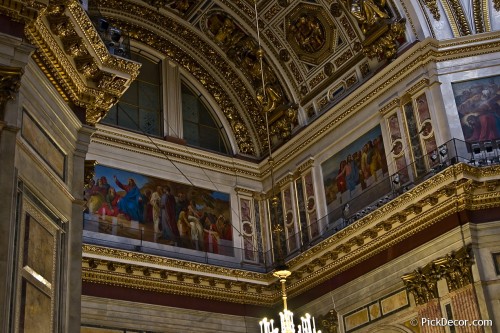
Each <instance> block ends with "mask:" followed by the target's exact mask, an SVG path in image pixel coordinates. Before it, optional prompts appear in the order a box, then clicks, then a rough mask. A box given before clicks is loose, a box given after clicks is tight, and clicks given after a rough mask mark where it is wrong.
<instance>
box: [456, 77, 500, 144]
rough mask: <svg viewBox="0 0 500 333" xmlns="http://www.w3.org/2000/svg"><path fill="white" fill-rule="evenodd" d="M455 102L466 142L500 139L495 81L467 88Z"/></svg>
mask: <svg viewBox="0 0 500 333" xmlns="http://www.w3.org/2000/svg"><path fill="white" fill-rule="evenodd" d="M455 101H456V103H457V109H458V113H459V115H460V119H461V121H462V128H463V130H464V137H465V140H466V141H484V140H493V139H497V138H499V137H500V105H499V102H500V91H499V90H498V85H497V84H496V83H495V80H493V79H491V80H490V82H489V83H475V84H473V85H470V86H468V88H467V89H463V90H462V92H461V94H460V95H456V96H455Z"/></svg>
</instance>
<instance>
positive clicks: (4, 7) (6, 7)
mask: <svg viewBox="0 0 500 333" xmlns="http://www.w3.org/2000/svg"><path fill="white" fill-rule="evenodd" d="M46 8H47V1H43V0H42V1H18V0H1V1H0V13H2V14H5V15H7V16H9V17H12V18H13V19H14V20H16V21H19V22H24V23H30V22H32V21H34V20H36V19H37V18H38V16H39V15H40V14H41V13H43V12H44V11H45V9H46Z"/></svg>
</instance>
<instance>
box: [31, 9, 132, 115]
mask: <svg viewBox="0 0 500 333" xmlns="http://www.w3.org/2000/svg"><path fill="white" fill-rule="evenodd" d="M25 35H26V37H27V39H28V40H29V41H30V43H31V44H33V45H34V46H35V47H37V50H36V52H35V53H34V55H33V58H34V60H35V62H36V63H37V65H39V67H40V68H41V70H42V71H43V72H44V74H45V75H46V76H47V78H48V79H49V80H50V81H51V82H52V83H53V84H54V86H55V88H56V90H57V91H58V92H59V93H60V94H61V96H62V97H63V99H64V100H65V101H67V102H70V103H72V104H74V105H75V106H77V107H80V108H83V109H84V110H85V111H86V112H85V116H86V119H85V120H86V123H87V124H90V125H95V123H97V122H98V121H99V120H100V119H101V118H102V116H103V115H105V114H106V112H107V111H108V110H109V108H110V107H111V106H112V105H113V104H114V103H115V102H116V101H117V100H118V98H119V97H120V96H121V95H122V94H123V92H124V91H125V89H126V88H127V87H128V85H129V84H130V82H131V80H133V79H135V77H137V75H138V73H139V68H140V64H138V63H135V62H132V61H129V60H126V59H122V58H118V57H115V56H112V55H110V54H109V53H108V51H107V49H106V47H105V45H104V43H103V42H102V40H101V38H100V37H99V36H98V34H97V31H95V29H94V26H93V24H92V22H91V21H90V19H89V18H88V16H87V14H86V13H85V11H84V10H83V9H82V8H81V5H80V4H79V2H78V1H76V0H70V1H59V2H57V1H55V2H51V3H50V5H48V6H47V7H46V8H44V9H43V15H39V16H38V17H37V19H36V20H32V21H30V22H28V24H26V26H25Z"/></svg>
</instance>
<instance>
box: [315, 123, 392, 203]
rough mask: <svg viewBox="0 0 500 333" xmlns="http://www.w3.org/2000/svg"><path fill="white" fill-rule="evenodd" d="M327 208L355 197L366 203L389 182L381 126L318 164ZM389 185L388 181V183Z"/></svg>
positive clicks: (376, 197) (357, 201)
mask: <svg viewBox="0 0 500 333" xmlns="http://www.w3.org/2000/svg"><path fill="white" fill-rule="evenodd" d="M321 169H322V172H323V185H324V188H325V197H326V203H327V205H328V212H331V211H333V210H334V209H336V208H337V207H339V206H341V205H343V204H345V203H347V202H350V201H351V200H352V199H354V198H356V204H357V205H360V206H362V205H368V204H370V203H371V202H372V201H375V200H377V199H378V197H379V196H380V191H378V190H377V189H378V188H380V186H384V191H385V187H387V186H388V184H387V183H388V181H387V176H388V168H387V159H386V154H385V150H384V143H383V140H382V132H381V129H380V126H377V127H375V128H374V129H372V130H370V131H369V132H367V133H365V134H364V135H362V136H361V137H359V138H358V139H357V140H355V141H354V142H352V143H351V144H350V145H349V146H347V147H346V148H344V149H342V150H341V151H339V152H338V153H336V154H335V155H333V156H331V157H330V158H328V159H327V160H326V161H325V162H323V163H322V164H321ZM389 188H390V185H389Z"/></svg>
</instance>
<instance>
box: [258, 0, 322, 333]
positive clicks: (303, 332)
mask: <svg viewBox="0 0 500 333" xmlns="http://www.w3.org/2000/svg"><path fill="white" fill-rule="evenodd" d="M254 6H255V22H256V29H257V41H258V51H257V57H258V59H259V62H260V72H261V79H262V101H261V103H262V105H265V103H266V99H267V96H266V84H265V78H264V65H263V57H264V50H262V47H261V41H260V32H259V17H258V12H257V0H254ZM263 110H264V113H265V120H266V129H267V143H268V148H269V168H270V173H271V193H272V197H271V198H270V200H271V206H272V208H273V209H272V210H273V214H271V215H272V217H273V218H274V220H275V221H274V222H275V223H274V225H275V226H276V229H275V230H274V232H276V233H277V234H278V237H277V242H278V253H279V258H278V259H279V261H280V265H279V266H278V269H277V270H276V271H275V272H274V273H273V275H274V276H275V277H277V278H278V279H279V281H280V282H281V293H282V298H283V311H282V312H280V313H279V315H280V322H281V333H296V332H297V333H321V331H319V330H318V331H316V323H315V322H314V317H311V315H309V314H308V313H306V314H305V316H304V317H301V318H300V321H301V322H300V324H299V325H298V326H297V331H295V324H294V322H293V312H292V311H290V310H288V307H287V295H286V279H287V277H289V276H290V275H291V274H292V272H290V271H289V270H288V267H287V266H286V265H284V264H283V262H282V261H283V253H282V249H281V240H280V237H279V233H280V232H281V231H283V230H282V229H281V228H280V224H279V221H278V220H277V217H278V213H277V209H278V203H279V199H278V197H277V196H276V195H275V194H274V160H273V155H272V147H271V146H272V145H271V136H270V131H269V120H268V113H269V112H268V111H269V110H268V111H267V112H266V110H265V109H264V108H263ZM311 319H312V324H311ZM259 325H260V332H261V333H279V329H278V328H275V327H274V320H273V319H271V320H268V319H267V318H264V319H262V320H261V321H260V322H259Z"/></svg>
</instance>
